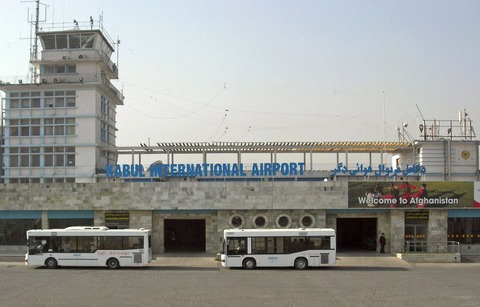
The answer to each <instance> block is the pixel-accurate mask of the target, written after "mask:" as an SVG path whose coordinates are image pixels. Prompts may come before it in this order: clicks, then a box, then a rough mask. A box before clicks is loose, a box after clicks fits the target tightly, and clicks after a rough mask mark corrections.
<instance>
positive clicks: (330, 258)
mask: <svg viewBox="0 0 480 307" xmlns="http://www.w3.org/2000/svg"><path fill="white" fill-rule="evenodd" d="M220 257H221V262H222V266H224V267H243V268H245V269H254V268H255V267H294V268H296V269H299V270H302V269H305V268H307V267H309V266H310V267H320V266H333V265H335V263H336V240H335V230H333V229H330V228H310V229H226V230H225V231H224V236H223V251H222V254H221V256H220Z"/></svg>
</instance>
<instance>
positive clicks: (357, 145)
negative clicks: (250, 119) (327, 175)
mask: <svg viewBox="0 0 480 307" xmlns="http://www.w3.org/2000/svg"><path fill="white" fill-rule="evenodd" d="M411 147H412V144H411V143H409V142H356V141H353V142H175V143H157V146H148V145H146V144H141V146H135V147H117V153H118V154H119V155H125V154H128V155H132V154H134V155H135V154H141V155H142V154H164V153H168V154H209V153H272V154H275V153H390V154H394V153H397V152H401V151H404V150H406V149H408V148H411Z"/></svg>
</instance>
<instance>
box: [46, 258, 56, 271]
mask: <svg viewBox="0 0 480 307" xmlns="http://www.w3.org/2000/svg"><path fill="white" fill-rule="evenodd" d="M45 266H46V267H47V269H55V268H56V267H57V266H58V263H57V260H55V258H48V259H47V260H45Z"/></svg>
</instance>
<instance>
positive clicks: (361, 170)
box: [332, 163, 427, 178]
mask: <svg viewBox="0 0 480 307" xmlns="http://www.w3.org/2000/svg"><path fill="white" fill-rule="evenodd" d="M426 172H427V169H426V168H425V166H421V165H420V164H413V165H412V166H410V165H408V164H407V166H406V167H405V168H404V169H401V168H400V167H397V168H393V167H388V166H386V165H385V164H379V165H378V169H376V170H374V169H373V168H372V167H371V166H368V167H367V166H363V164H358V163H357V167H356V168H354V169H349V168H348V167H347V166H345V165H343V163H338V165H337V168H335V169H334V170H332V175H333V176H336V175H338V174H343V175H348V176H357V175H361V176H376V177H378V176H387V177H390V178H393V177H396V176H405V177H406V176H414V175H423V174H425V173H426Z"/></svg>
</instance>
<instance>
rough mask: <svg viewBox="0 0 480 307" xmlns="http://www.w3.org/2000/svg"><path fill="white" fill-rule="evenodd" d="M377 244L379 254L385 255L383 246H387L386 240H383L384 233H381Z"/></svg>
mask: <svg viewBox="0 0 480 307" xmlns="http://www.w3.org/2000/svg"><path fill="white" fill-rule="evenodd" d="M378 243H380V253H381V254H385V244H387V239H385V233H384V232H382V235H381V236H380V239H379V240H378Z"/></svg>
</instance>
